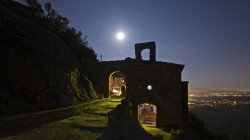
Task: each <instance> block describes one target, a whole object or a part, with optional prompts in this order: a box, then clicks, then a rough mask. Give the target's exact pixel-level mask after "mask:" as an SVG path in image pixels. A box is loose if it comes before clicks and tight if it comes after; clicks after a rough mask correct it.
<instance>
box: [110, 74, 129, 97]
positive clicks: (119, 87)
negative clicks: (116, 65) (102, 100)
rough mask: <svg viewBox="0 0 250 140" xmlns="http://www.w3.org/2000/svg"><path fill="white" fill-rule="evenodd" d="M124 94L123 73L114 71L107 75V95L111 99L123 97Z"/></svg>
mask: <svg viewBox="0 0 250 140" xmlns="http://www.w3.org/2000/svg"><path fill="white" fill-rule="evenodd" d="M125 95H126V79H125V75H124V74H123V73H121V72H120V71H115V72H113V73H112V74H111V75H110V76H109V96H110V98H111V99H124V98H125Z"/></svg>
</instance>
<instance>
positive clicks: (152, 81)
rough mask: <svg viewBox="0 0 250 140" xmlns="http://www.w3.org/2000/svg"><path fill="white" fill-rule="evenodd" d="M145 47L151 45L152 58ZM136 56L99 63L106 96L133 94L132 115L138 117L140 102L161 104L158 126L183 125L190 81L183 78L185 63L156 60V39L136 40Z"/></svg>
mask: <svg viewBox="0 0 250 140" xmlns="http://www.w3.org/2000/svg"><path fill="white" fill-rule="evenodd" d="M144 49H150V60H148V61H144V60H142V56H141V51H142V50H144ZM135 56H136V58H135V59H132V58H126V59H125V60H118V61H103V62H99V63H98V65H97V66H95V69H96V72H95V74H96V75H95V76H96V77H98V78H97V79H96V80H98V82H99V83H102V84H101V85H100V86H101V87H100V89H101V91H103V92H104V97H106V98H111V99H112V98H113V97H115V96H123V97H125V98H129V100H130V104H131V107H132V110H131V115H132V116H133V117H137V118H139V105H140V104H143V103H148V104H153V105H155V106H156V108H157V109H156V112H157V115H156V127H158V128H162V127H175V126H179V124H180V122H181V121H182V120H184V119H187V115H188V82H186V81H182V80H181V74H182V70H183V68H184V65H180V64H174V63H168V62H160V61H156V45H155V42H147V43H140V44H135ZM98 71H99V72H98ZM119 81H120V82H119ZM112 84H113V85H112ZM149 85H151V87H152V89H151V90H149V89H148V88H147V87H148V86H149Z"/></svg>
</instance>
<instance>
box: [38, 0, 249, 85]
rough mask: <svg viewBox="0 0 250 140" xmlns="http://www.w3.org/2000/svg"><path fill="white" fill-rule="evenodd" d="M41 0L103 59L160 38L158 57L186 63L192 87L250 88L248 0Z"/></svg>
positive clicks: (121, 55)
mask: <svg viewBox="0 0 250 140" xmlns="http://www.w3.org/2000/svg"><path fill="white" fill-rule="evenodd" d="M38 1H39V2H41V3H42V4H44V3H45V2H48V1H50V2H51V3H52V6H53V8H54V9H55V10H56V11H57V12H58V13H60V14H61V15H62V16H65V17H67V18H69V19H70V26H73V27H75V28H76V29H78V30H82V32H83V34H84V35H87V36H88V38H87V40H88V41H89V44H90V45H91V46H92V47H93V49H94V50H95V51H96V52H97V53H98V55H102V56H103V59H104V60H124V59H125V58H126V57H131V58H135V53H134V44H135V43H142V42H149V41H155V42H156V60H157V61H165V62H172V63H178V64H185V68H184V71H183V76H182V77H183V78H182V80H187V81H189V82H190V84H189V87H190V88H191V89H197V88H202V89H204V88H230V89H231V88H249V89H250V1H249V0H188V1H187V0H162V1H160V0H159V1H155V0H136V1H135V0H126V1H125V0H124V1H118V0H100V1H99V0H74V1H69V0H38ZM119 31H124V32H126V39H125V40H123V41H122V42H121V41H119V40H117V38H116V37H114V36H115V35H116V34H117V32H119ZM145 52H146V53H145ZM148 53H149V51H148V50H144V51H143V52H142V54H143V59H148V58H149V54H148Z"/></svg>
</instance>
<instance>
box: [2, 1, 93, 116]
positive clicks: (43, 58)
mask: <svg viewBox="0 0 250 140" xmlns="http://www.w3.org/2000/svg"><path fill="white" fill-rule="evenodd" d="M3 3H4V2H3V1H2V2H0V66H1V67H0V103H1V104H0V117H4V116H9V115H13V114H21V113H27V112H33V111H41V110H48V109H52V108H59V107H65V106H70V105H73V104H77V103H81V102H86V101H90V100H93V99H96V98H98V97H97V95H96V92H95V90H94V89H93V87H92V84H91V81H89V80H88V78H87V77H86V76H85V75H83V70H82V68H81V66H80V63H79V62H78V60H77V59H76V57H75V54H74V53H73V52H72V51H71V50H70V48H69V47H68V46H67V45H65V43H64V42H63V41H62V40H61V38H60V37H58V36H57V34H55V33H54V32H53V31H51V30H50V29H48V28H46V27H44V26H43V25H41V24H39V23H37V22H35V21H34V20H31V19H28V18H27V17H25V18H24V17H23V16H20V14H18V13H16V11H13V10H11V8H9V7H8V6H6V5H7V4H6V3H5V5H4V4H3ZM15 6H19V7H17V8H16V9H18V8H19V9H20V7H21V8H22V7H23V6H21V5H18V4H16V5H15ZM23 14H25V13H23Z"/></svg>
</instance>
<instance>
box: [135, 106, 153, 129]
mask: <svg viewBox="0 0 250 140" xmlns="http://www.w3.org/2000/svg"><path fill="white" fill-rule="evenodd" d="M156 113H157V112H156V106H155V105H153V104H148V103H144V104H139V122H140V123H141V124H150V125H154V126H156V115H157V114H156Z"/></svg>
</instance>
